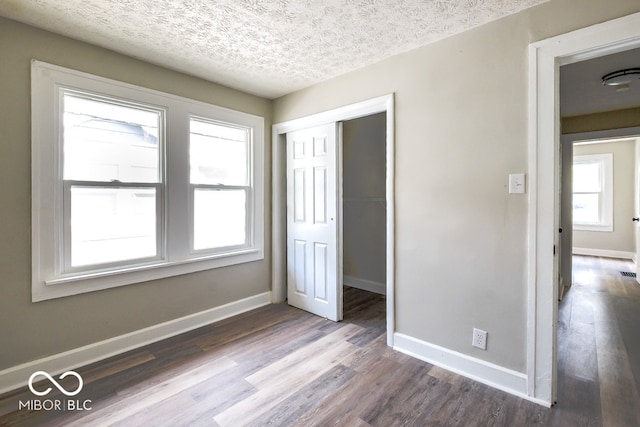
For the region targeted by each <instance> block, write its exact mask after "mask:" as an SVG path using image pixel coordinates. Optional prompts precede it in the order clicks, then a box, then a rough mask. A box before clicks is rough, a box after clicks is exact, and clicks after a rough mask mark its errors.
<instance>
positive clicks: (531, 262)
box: [527, 13, 640, 406]
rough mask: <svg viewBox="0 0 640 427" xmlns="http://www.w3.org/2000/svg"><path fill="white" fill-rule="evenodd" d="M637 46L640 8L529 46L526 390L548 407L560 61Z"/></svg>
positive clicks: (551, 398) (553, 354) (553, 360)
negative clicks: (636, 11) (623, 15)
mask: <svg viewBox="0 0 640 427" xmlns="http://www.w3.org/2000/svg"><path fill="white" fill-rule="evenodd" d="M639 46H640V13H634V14H631V15H628V16H625V17H622V18H618V19H614V20H611V21H608V22H604V23H602V24H597V25H593V26H591V27H587V28H583V29H580V30H576V31H573V32H570V33H567V34H563V35H560V36H557V37H552V38H549V39H546V40H542V41H539V42H536V43H533V44H531V45H529V129H528V141H529V142H528V147H529V149H528V157H529V165H528V166H529V178H530V179H529V182H530V188H529V210H528V216H529V225H528V235H529V239H528V240H529V241H528V269H527V294H528V303H527V319H528V321H527V325H528V326H527V377H528V382H527V393H528V395H529V396H530V397H531V398H533V399H534V400H536V401H538V402H539V403H541V404H544V405H546V406H550V405H552V404H553V403H554V402H555V401H556V393H557V342H556V337H557V333H556V331H557V314H558V300H557V295H558V274H557V269H558V262H557V259H556V257H555V255H554V245H557V244H558V243H559V233H558V228H559V220H560V218H559V212H560V197H559V195H560V182H559V179H558V177H559V172H560V166H559V164H558V160H559V157H560V156H559V154H558V153H559V150H560V114H559V99H560V95H559V75H560V66H561V65H566V64H571V63H574V62H579V61H583V60H586V59H591V58H596V57H599V56H603V55H608V54H612V53H616V52H621V51H624V50H628V49H632V48H635V47H639Z"/></svg>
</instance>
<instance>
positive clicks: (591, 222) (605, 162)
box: [572, 153, 613, 231]
mask: <svg viewBox="0 0 640 427" xmlns="http://www.w3.org/2000/svg"><path fill="white" fill-rule="evenodd" d="M572 173H573V228H574V229H576V230H586V231H613V154H611V153H607V154H593V155H584V156H574V158H573V170H572Z"/></svg>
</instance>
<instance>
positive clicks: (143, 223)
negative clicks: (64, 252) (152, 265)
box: [71, 186, 157, 267]
mask: <svg viewBox="0 0 640 427" xmlns="http://www.w3.org/2000/svg"><path fill="white" fill-rule="evenodd" d="M156 221H157V219H156V190H155V188H104V187H103V188H99V187H79V186H74V187H71V266H72V267H80V266H85V265H93V264H104V263H110V262H116V261H123V260H130V259H139V258H148V257H154V256H156V255H157V253H156Z"/></svg>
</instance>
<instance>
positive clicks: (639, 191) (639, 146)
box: [633, 138, 640, 283]
mask: <svg viewBox="0 0 640 427" xmlns="http://www.w3.org/2000/svg"><path fill="white" fill-rule="evenodd" d="M634 145H635V152H636V161H635V163H634V166H633V168H634V181H635V182H634V186H633V191H634V195H635V204H634V212H633V221H634V225H635V227H634V228H635V238H636V239H635V240H636V241H635V244H636V248H635V249H636V254H635V259H634V261H635V263H636V281H637V282H638V283H640V221H639V219H640V138H637V139H636V142H635V143H634Z"/></svg>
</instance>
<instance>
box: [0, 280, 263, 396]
mask: <svg viewBox="0 0 640 427" xmlns="http://www.w3.org/2000/svg"><path fill="white" fill-rule="evenodd" d="M268 304H271V292H265V293H262V294H258V295H254V296H251V297H248V298H244V299H241V300H238V301H234V302H231V303H229V304H225V305H222V306H220V307H214V308H211V309H209V310H205V311H201V312H199V313H194V314H190V315H188V316H184V317H180V318H178V319H174V320H170V321H168V322H164V323H159V324H157V325H153V326H150V327H148V328H144V329H140V330H137V331H134V332H130V333H128V334H125V335H120V336H117V337H113V338H109V339H107V340H104V341H100V342H96V343H93V344H89V345H86V346H83V347H79V348H75V349H73V350H69V351H65V352H64V353H59V354H54V355H52V356H48V357H44V358H42V359H38V360H34V361H32V362H27V363H23V364H21V365H18V366H14V367H11V368H8V369H5V370H3V371H0V394H2V393H5V392H8V391H12V390H15V389H18V388H20V387H24V386H25V385H26V384H27V382H28V380H29V376H30V375H31V374H33V373H34V372H35V371H46V372H48V373H49V374H51V375H57V374H59V373H62V372H64V371H68V370H70V369H75V368H78V367H80V366H85V365H88V364H90V363H94V362H97V361H99V360H103V359H106V358H109V357H111V356H115V355H117V354H121V353H124V352H126V351H129V350H133V349H135V348H138V347H142V346H144V345H147V344H151V343H153V342H157V341H161V340H163V339H165V338H169V337H172V336H175V335H179V334H182V333H185V332H188V331H191V330H193V329H196V328H200V327H202V326H206V325H209V324H211V323H214V322H218V321H220V320H223V319H226V318H228V317H232V316H235V315H238V314H240V313H244V312H246V311H249V310H253V309H255V308H258V307H262V306H265V305H268Z"/></svg>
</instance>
